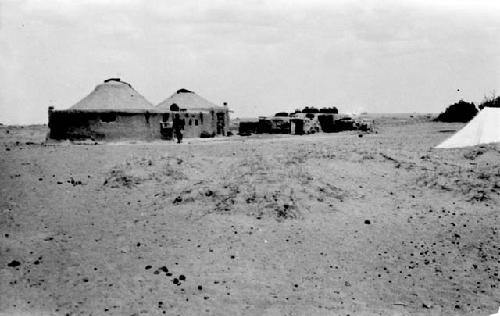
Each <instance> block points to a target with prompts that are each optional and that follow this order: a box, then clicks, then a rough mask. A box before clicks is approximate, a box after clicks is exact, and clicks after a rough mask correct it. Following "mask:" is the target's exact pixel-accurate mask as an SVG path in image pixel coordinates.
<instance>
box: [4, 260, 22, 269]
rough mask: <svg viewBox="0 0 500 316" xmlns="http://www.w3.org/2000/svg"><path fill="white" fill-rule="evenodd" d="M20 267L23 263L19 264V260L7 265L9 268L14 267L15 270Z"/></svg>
mask: <svg viewBox="0 0 500 316" xmlns="http://www.w3.org/2000/svg"><path fill="white" fill-rule="evenodd" d="M20 265H21V262H19V261H17V260H12V261H11V262H9V263H8V264H7V266H9V267H13V268H14V267H19V266H20Z"/></svg>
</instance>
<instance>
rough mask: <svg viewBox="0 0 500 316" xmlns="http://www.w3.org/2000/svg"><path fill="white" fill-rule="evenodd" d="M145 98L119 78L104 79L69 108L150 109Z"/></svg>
mask: <svg viewBox="0 0 500 316" xmlns="http://www.w3.org/2000/svg"><path fill="white" fill-rule="evenodd" d="M152 108H153V105H152V104H151V102H149V101H148V100H146V99H145V98H144V97H143V96H142V95H141V94H140V93H139V92H137V91H135V90H134V88H132V86H131V85H130V84H128V83H126V82H124V81H121V80H120V79H119V78H111V79H107V80H104V83H101V84H99V85H97V86H96V87H95V89H94V91H92V92H91V93H90V94H89V95H88V96H86V97H85V98H83V99H82V100H81V101H80V102H78V103H77V104H75V105H73V106H72V107H71V108H70V109H71V110H122V109H128V110H130V109H141V110H144V109H152Z"/></svg>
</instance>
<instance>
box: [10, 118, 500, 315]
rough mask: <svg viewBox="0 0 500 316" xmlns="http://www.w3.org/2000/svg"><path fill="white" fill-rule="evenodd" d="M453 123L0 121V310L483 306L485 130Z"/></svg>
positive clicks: (493, 203)
mask: <svg viewBox="0 0 500 316" xmlns="http://www.w3.org/2000/svg"><path fill="white" fill-rule="evenodd" d="M463 125H464V124H449V123H448V124H446V123H434V122H430V121H428V120H427V119H426V118H425V117H421V116H414V117H410V116H409V115H406V116H404V115H400V116H378V117H377V118H376V130H377V133H372V134H364V135H363V137H359V135H358V133H355V132H342V133H335V134H315V135H305V136H289V135H281V136H271V135H267V136H263V135H260V136H250V137H239V136H234V137H229V138H217V139H209V140H201V139H198V140H196V139H193V140H186V141H185V143H184V144H180V145H176V144H174V143H162V142H158V143H130V142H128V143H119V144H98V145H92V144H90V143H89V144H85V143H83V144H80V145H75V144H73V145H72V144H68V143H45V142H44V139H45V134H46V132H47V130H46V127H43V126H27V127H8V126H2V127H0V146H1V147H0V150H1V155H0V167H1V171H2V172H1V174H0V188H1V193H0V202H1V206H0V232H1V236H0V251H1V256H0V314H2V315H163V314H166V315H490V314H493V313H494V312H496V311H497V310H498V307H499V306H500V289H499V286H500V278H499V276H498V272H499V270H500V269H499V268H500V236H499V233H500V231H499V228H500V219H499V214H500V212H499V209H500V207H499V202H500V194H499V193H500V165H499V162H500V146H499V145H488V146H478V147H470V148H465V149H450V150H436V149H432V147H434V146H436V145H437V144H439V143H440V142H441V141H443V140H444V139H446V138H447V137H449V136H450V135H452V134H453V133H454V132H455V131H456V130H458V129H459V128H460V127H462V126H463Z"/></svg>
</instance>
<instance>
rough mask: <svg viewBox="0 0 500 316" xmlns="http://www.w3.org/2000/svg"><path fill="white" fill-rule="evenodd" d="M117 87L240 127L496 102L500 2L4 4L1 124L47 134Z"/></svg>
mask: <svg viewBox="0 0 500 316" xmlns="http://www.w3.org/2000/svg"><path fill="white" fill-rule="evenodd" d="M111 77H120V78H121V79H122V80H124V81H126V82H129V83H130V84H131V85H132V86H133V87H134V88H135V89H136V90H137V91H138V92H139V93H141V94H142V95H144V96H145V97H146V99H148V100H149V101H151V102H152V103H153V104H158V103H160V102H161V101H163V100H164V99H165V98H167V97H169V96H170V95H171V94H172V93H174V92H175V91H176V90H177V89H180V88H186V89H189V90H192V91H195V92H196V93H198V94H199V95H201V96H203V97H205V98H206V99H208V100H210V101H212V102H214V103H216V104H222V102H228V104H229V107H230V109H231V110H233V111H234V113H232V114H231V115H232V117H256V116H260V115H270V114H273V113H276V112H282V111H293V110H294V109H296V108H300V107H303V106H316V107H325V106H337V107H338V108H339V109H340V111H341V112H346V113H359V112H379V113H380V112H382V113H413V112H417V113H437V112H441V111H443V110H444V109H445V108H446V106H447V105H450V104H452V103H454V102H456V101H458V100H459V99H463V100H466V101H472V102H475V103H476V104H477V103H479V102H480V101H481V100H482V99H483V98H484V97H485V96H491V95H493V94H494V93H496V94H500V1H497V0H470V1H466V0H419V1H416V0H414V1H412V0H407V1H401V0H399V1H390V0H387V1H385V0H377V1H375V0H374V1H370V0H368V1H361V0H353V1H342V0H340V1H320V0H301V1H299V0H295V1H294V0H268V1H264V0H246V1H235V0H210V1H208V0H205V1H201V0H198V1H193V0H169V1H160V0H147V1H139V0H120V1H118V0H78V1H75V0H39V1H35V0H1V1H0V84H1V88H0V122H1V123H3V124H34V123H46V122H47V108H48V107H49V106H54V107H55V108H56V109H66V108H69V107H70V106H72V105H73V104H75V103H77V102H78V101H79V100H81V99H82V98H83V97H85V96H86V95H88V94H89V93H90V92H91V91H92V90H93V89H94V88H95V86H96V85H97V84H99V83H102V82H103V80H105V79H107V78H111Z"/></svg>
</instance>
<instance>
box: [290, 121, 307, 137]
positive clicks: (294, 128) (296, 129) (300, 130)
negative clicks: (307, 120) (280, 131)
mask: <svg viewBox="0 0 500 316" xmlns="http://www.w3.org/2000/svg"><path fill="white" fill-rule="evenodd" d="M291 134H293V135H303V134H304V121H303V120H292V122H291Z"/></svg>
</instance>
